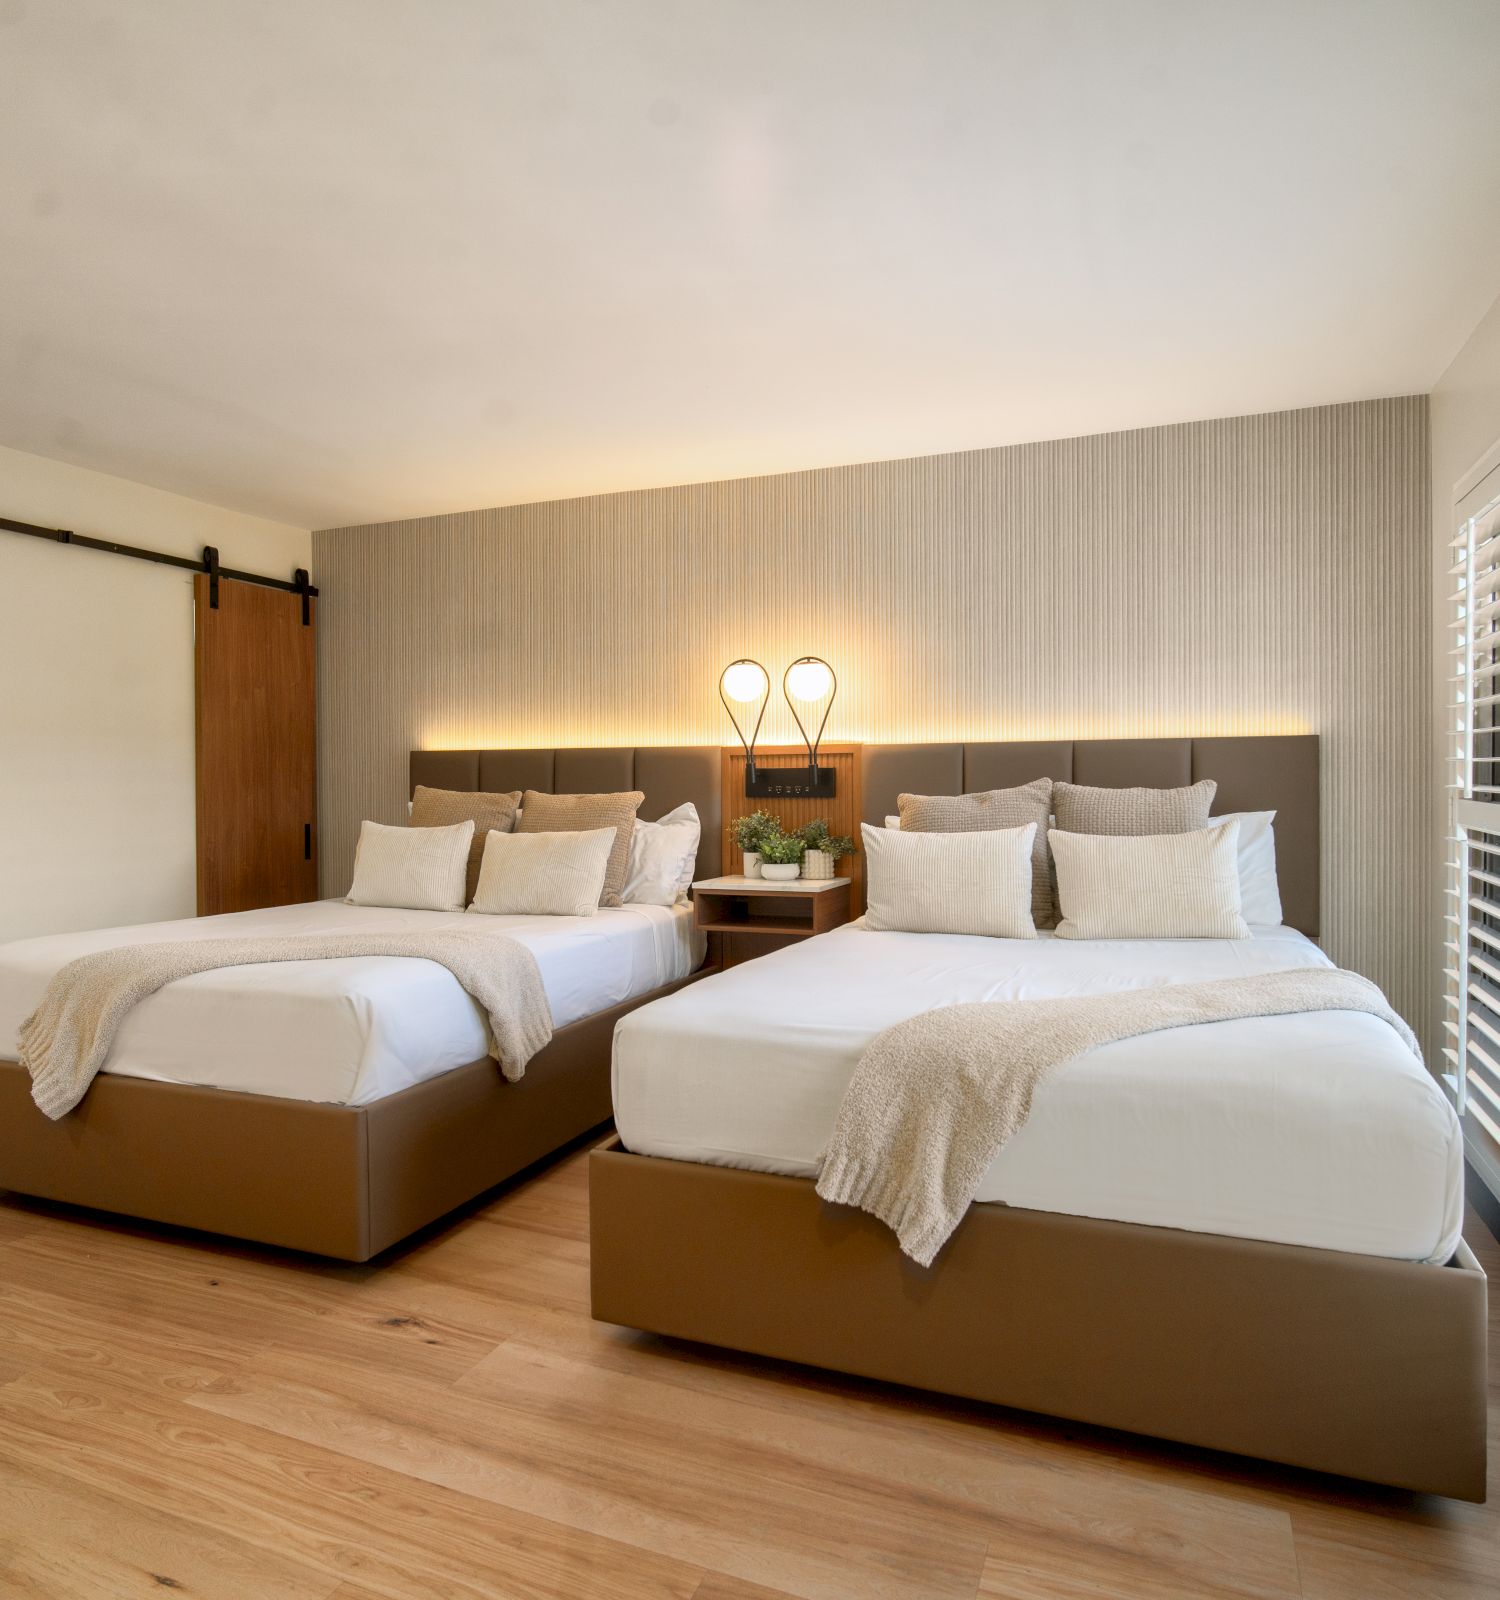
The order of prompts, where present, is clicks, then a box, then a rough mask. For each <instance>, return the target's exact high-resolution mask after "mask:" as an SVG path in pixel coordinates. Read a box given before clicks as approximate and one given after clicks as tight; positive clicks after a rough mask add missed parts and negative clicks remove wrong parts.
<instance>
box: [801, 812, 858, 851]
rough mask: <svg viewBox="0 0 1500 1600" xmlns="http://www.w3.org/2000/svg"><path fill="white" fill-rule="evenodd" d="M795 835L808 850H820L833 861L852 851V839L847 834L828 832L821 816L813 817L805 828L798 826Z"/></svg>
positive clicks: (825, 822)
mask: <svg viewBox="0 0 1500 1600" xmlns="http://www.w3.org/2000/svg"><path fill="white" fill-rule="evenodd" d="M797 837H798V838H799V839H800V840H801V841H802V843H803V844H804V845H805V846H806V847H807V848H808V849H809V850H821V851H823V852H824V854H825V855H830V856H832V857H833V859H834V860H835V861H837V860H838V859H839V858H840V857H841V856H847V855H852V854H853V852H854V841H853V839H851V838H850V837H849V836H848V835H847V834H841V833H830V832H829V831H828V823H827V821H826V820H825V819H824V818H823V817H815V818H814V819H813V820H812V821H811V822H809V823H808V825H807V826H806V827H805V828H799V829H798V830H797Z"/></svg>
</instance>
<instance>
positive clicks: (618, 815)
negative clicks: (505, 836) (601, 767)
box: [516, 789, 646, 906]
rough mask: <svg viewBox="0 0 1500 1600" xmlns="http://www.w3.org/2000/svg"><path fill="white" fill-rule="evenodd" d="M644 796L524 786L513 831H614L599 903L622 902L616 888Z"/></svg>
mask: <svg viewBox="0 0 1500 1600" xmlns="http://www.w3.org/2000/svg"><path fill="white" fill-rule="evenodd" d="M645 798H646V796H645V794H644V792H643V791H642V790H640V789H627V790H626V791H625V792H624V793H622V794H543V793H542V792H541V791H540V790H539V789H528V790H527V791H526V793H525V794H524V795H523V796H522V799H521V820H520V822H519V823H518V824H517V825H516V832H517V833H586V832H591V831H592V830H593V829H595V828H613V829H614V830H615V842H614V848H613V849H611V851H610V852H609V871H608V872H606V873H605V874H604V891H603V893H602V894H601V895H600V896H599V904H600V905H601V906H617V905H620V904H622V903H623V902H622V901H621V899H620V891H621V890H622V889H623V888H624V887H625V875H626V871H627V869H628V868H629V865H630V836H631V834H633V833H634V832H635V814H636V812H637V811H639V810H640V806H641V801H643V800H644V799H645Z"/></svg>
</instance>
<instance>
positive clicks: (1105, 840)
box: [1048, 817, 1250, 939]
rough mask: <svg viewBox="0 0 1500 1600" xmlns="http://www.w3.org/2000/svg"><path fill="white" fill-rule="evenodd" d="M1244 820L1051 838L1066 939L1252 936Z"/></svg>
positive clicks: (1060, 931)
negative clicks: (1244, 876) (1244, 893)
mask: <svg viewBox="0 0 1500 1600" xmlns="http://www.w3.org/2000/svg"><path fill="white" fill-rule="evenodd" d="M1239 838H1240V824H1239V819H1238V818H1237V817H1227V818H1226V819H1225V820H1224V821H1223V822H1222V823H1221V824H1220V825H1219V826H1218V827H1217V828H1201V829H1199V830H1198V831H1196V832H1194V833H1155V834H1152V833H1148V834H1139V835H1129V834H1126V835H1121V834H1109V833H1064V832H1063V831H1062V829H1060V828H1054V829H1053V830H1052V832H1051V833H1050V834H1049V836H1048V842H1049V843H1050V845H1051V846H1052V859H1053V860H1054V861H1055V862H1056V863H1057V899H1058V908H1059V910H1060V912H1061V914H1062V920H1061V921H1060V922H1059V923H1058V925H1057V936H1058V938H1059V939H1248V938H1249V937H1250V930H1249V929H1248V928H1247V927H1246V926H1245V919H1244V917H1243V916H1241V915H1240V875H1239V865H1238V861H1237V855H1238V852H1239Z"/></svg>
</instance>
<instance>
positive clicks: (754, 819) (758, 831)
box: [734, 811, 781, 878]
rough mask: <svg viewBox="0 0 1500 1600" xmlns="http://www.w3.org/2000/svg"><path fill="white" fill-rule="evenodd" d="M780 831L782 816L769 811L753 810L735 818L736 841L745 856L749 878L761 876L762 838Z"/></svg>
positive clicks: (746, 873) (746, 872)
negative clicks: (747, 814)
mask: <svg viewBox="0 0 1500 1600" xmlns="http://www.w3.org/2000/svg"><path fill="white" fill-rule="evenodd" d="M780 832H781V818H780V817H773V816H772V815H771V813H770V812H769V811H752V812H751V813H750V815H749V816H748V817H736V818H735V822H734V842H735V843H736V844H737V845H738V846H739V848H740V853H741V855H742V856H743V857H744V863H745V868H744V870H745V876H746V877H747V878H758V877H759V876H760V845H761V840H762V839H765V838H767V837H769V836H770V835H771V834H776V833H780Z"/></svg>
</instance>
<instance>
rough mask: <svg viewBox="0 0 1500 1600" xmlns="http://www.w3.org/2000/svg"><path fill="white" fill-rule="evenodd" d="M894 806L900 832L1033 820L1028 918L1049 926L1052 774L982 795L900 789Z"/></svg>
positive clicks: (976, 828)
mask: <svg viewBox="0 0 1500 1600" xmlns="http://www.w3.org/2000/svg"><path fill="white" fill-rule="evenodd" d="M896 806H897V808H898V809H899V811H900V812H901V831H902V832H903V833H989V832H991V831H992V830H993V829H996V828H1024V827H1025V826H1026V824H1027V823H1028V822H1034V823H1035V824H1036V838H1035V839H1034V840H1033V841H1032V845H1031V920H1032V921H1033V922H1034V923H1035V924H1036V926H1037V927H1039V928H1050V927H1051V926H1052V924H1053V921H1054V920H1055V918H1054V912H1053V901H1052V873H1051V871H1050V869H1049V863H1048V856H1047V820H1048V817H1049V816H1050V814H1051V811H1052V780H1051V778H1038V779H1037V780H1036V782H1035V783H1025V784H1022V785H1021V786H1020V788H1017V789H986V790H984V791H983V792H982V793H980V794H903V795H898V796H897V797H896Z"/></svg>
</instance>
